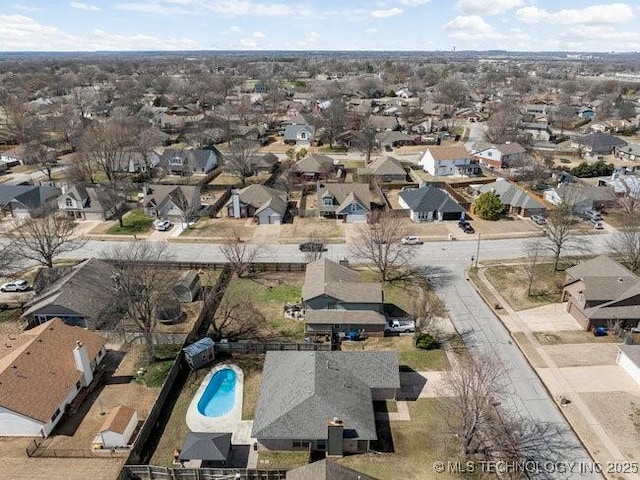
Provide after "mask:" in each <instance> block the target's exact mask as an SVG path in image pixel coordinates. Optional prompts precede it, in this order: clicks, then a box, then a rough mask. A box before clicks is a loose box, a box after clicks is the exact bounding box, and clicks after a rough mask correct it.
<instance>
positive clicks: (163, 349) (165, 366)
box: [136, 345, 182, 387]
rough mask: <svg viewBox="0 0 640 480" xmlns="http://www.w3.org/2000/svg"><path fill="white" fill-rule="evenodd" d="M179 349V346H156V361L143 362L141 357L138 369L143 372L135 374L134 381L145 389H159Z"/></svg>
mask: <svg viewBox="0 0 640 480" xmlns="http://www.w3.org/2000/svg"><path fill="white" fill-rule="evenodd" d="M181 348H182V346H181V345H158V346H157V347H156V360H155V361H153V362H151V363H148V362H146V361H144V360H143V359H142V357H141V361H140V364H139V365H138V368H143V369H144V372H143V373H141V374H140V375H137V374H136V381H137V382H138V383H141V384H143V385H145V386H147V387H161V386H162V384H163V383H164V381H165V379H166V378H167V375H169V370H171V366H172V365H173V362H174V361H175V359H176V355H178V352H179V351H180V349H181Z"/></svg>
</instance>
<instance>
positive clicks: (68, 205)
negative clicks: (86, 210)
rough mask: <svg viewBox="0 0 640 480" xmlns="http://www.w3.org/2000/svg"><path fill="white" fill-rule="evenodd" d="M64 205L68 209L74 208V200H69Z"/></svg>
mask: <svg viewBox="0 0 640 480" xmlns="http://www.w3.org/2000/svg"><path fill="white" fill-rule="evenodd" d="M64 204H65V206H67V207H73V200H71V199H70V198H67V199H66V200H65V201H64Z"/></svg>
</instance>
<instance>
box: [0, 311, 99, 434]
mask: <svg viewBox="0 0 640 480" xmlns="http://www.w3.org/2000/svg"><path fill="white" fill-rule="evenodd" d="M104 343H105V342H104V340H103V339H102V337H100V336H99V335H97V334H95V333H93V332H88V331H86V330H84V329H82V328H78V327H72V326H69V325H66V324H65V323H64V322H63V321H62V320H60V319H54V320H52V321H50V322H47V323H46V324H44V325H40V326H38V327H36V328H33V329H31V330H27V331H25V332H22V333H21V334H20V335H15V336H10V337H8V338H7V339H6V340H5V341H4V342H3V344H0V385H2V388H0V436H5V437H7V436H8V437H41V438H44V437H47V436H48V435H49V434H50V433H51V431H52V430H53V429H54V427H55V426H56V425H57V424H58V422H60V419H61V418H62V416H63V414H64V413H65V412H66V411H67V410H68V409H69V408H70V406H71V405H72V404H73V401H74V399H75V398H76V396H77V395H78V393H79V392H80V391H81V390H82V389H83V388H85V387H87V386H88V385H90V384H91V382H92V381H93V377H94V372H95V370H96V368H97V367H98V365H100V363H101V362H102V360H103V359H104V357H105V355H106V350H105V347H104Z"/></svg>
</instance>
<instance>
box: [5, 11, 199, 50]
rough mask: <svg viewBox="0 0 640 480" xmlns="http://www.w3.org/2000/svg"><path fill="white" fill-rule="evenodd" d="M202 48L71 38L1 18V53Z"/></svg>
mask: <svg viewBox="0 0 640 480" xmlns="http://www.w3.org/2000/svg"><path fill="white" fill-rule="evenodd" d="M199 48H202V46H201V45H199V44H198V43H197V42H195V41H194V40H191V39H188V38H167V37H162V38H158V37H152V36H147V35H132V36H127V35H115V34H111V33H107V32H103V31H101V30H94V31H93V32H91V34H89V35H86V36H76V35H70V34H68V33H66V32H64V31H62V30H60V29H59V28H57V27H53V26H50V25H45V24H42V23H40V22H38V21H36V20H34V19H32V18H29V17H26V16H23V15H0V51H12V50H13V51H43V50H44V51H78V50H83V51H92V50H192V49H199Z"/></svg>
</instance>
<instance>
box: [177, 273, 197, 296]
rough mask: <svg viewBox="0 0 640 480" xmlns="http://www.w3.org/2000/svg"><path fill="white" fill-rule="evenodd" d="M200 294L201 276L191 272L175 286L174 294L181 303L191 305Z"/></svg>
mask: <svg viewBox="0 0 640 480" xmlns="http://www.w3.org/2000/svg"><path fill="white" fill-rule="evenodd" d="M199 292H200V275H198V272H195V271H193V270H190V271H188V272H186V273H185V274H184V275H182V276H181V277H180V279H179V280H178V281H177V282H176V283H175V284H174V285H173V294H174V296H175V297H176V300H178V301H179V302H180V303H191V302H193V301H194V300H195V299H196V298H197V297H198V293H199Z"/></svg>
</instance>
